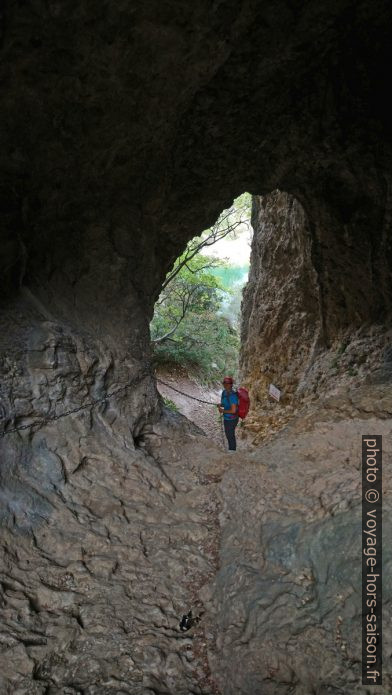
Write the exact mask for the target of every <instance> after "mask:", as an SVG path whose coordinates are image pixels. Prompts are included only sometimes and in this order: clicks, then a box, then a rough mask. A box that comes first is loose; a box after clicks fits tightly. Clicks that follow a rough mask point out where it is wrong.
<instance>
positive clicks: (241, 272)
mask: <svg viewBox="0 0 392 695" xmlns="http://www.w3.org/2000/svg"><path fill="white" fill-rule="evenodd" d="M209 272H210V273H211V274H212V275H214V276H215V277H216V278H219V280H220V281H221V282H222V284H223V285H224V286H225V287H227V289H228V290H232V289H233V288H234V287H235V286H236V285H242V284H244V283H245V282H246V281H247V279H248V273H249V264H247V265H242V266H241V265H229V266H227V267H223V268H212V269H211V270H210V271H209Z"/></svg>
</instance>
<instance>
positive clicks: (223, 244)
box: [201, 227, 251, 266]
mask: <svg viewBox="0 0 392 695" xmlns="http://www.w3.org/2000/svg"><path fill="white" fill-rule="evenodd" d="M250 243H251V235H250V232H249V230H248V229H247V228H246V227H245V229H244V231H243V232H240V233H239V234H238V238H237V239H235V240H230V239H227V238H224V239H221V240H220V241H217V242H216V244H214V245H213V246H208V247H207V248H204V249H202V251H201V253H202V254H204V255H205V256H215V257H216V258H228V260H229V262H230V263H232V264H233V265H240V266H242V265H247V264H248V263H249V256H250Z"/></svg>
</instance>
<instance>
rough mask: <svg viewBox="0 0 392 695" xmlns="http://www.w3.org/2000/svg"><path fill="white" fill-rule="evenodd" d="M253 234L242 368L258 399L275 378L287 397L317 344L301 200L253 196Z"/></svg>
mask: <svg viewBox="0 0 392 695" xmlns="http://www.w3.org/2000/svg"><path fill="white" fill-rule="evenodd" d="M252 226H253V229H254V235H253V240H252V253H251V259H250V272H249V279H248V283H247V285H246V286H245V288H244V293H243V301H242V335H241V346H242V347H241V367H242V370H243V372H244V374H245V375H246V378H247V380H248V381H249V383H250V384H251V394H252V399H257V398H259V400H260V399H261V398H262V394H263V393H264V394H267V392H268V386H269V384H270V383H274V384H275V385H276V386H278V387H279V388H280V389H282V390H284V392H285V396H286V399H287V397H288V395H289V393H292V392H293V391H294V390H295V388H296V387H297V385H298V380H299V378H300V375H301V374H302V373H303V372H304V370H305V368H306V364H307V362H308V361H309V359H310V358H311V357H312V353H313V352H314V350H315V349H316V347H317V345H318V344H319V343H320V332H321V319H320V290H319V285H318V281H317V280H318V278H317V272H316V270H315V267H314V264H313V259H312V239H311V234H310V229H309V223H308V220H307V217H306V214H305V212H304V210H303V208H302V206H301V204H300V203H299V202H298V201H297V200H296V199H295V198H294V197H293V196H290V195H288V194H287V193H283V192H281V191H274V192H273V193H270V194H269V195H267V196H264V197H261V196H255V197H254V199H253V212H252Z"/></svg>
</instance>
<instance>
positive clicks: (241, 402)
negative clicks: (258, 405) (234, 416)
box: [237, 386, 250, 420]
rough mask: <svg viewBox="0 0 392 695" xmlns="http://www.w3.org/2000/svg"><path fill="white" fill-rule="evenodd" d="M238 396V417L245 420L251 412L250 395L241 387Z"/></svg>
mask: <svg viewBox="0 0 392 695" xmlns="http://www.w3.org/2000/svg"><path fill="white" fill-rule="evenodd" d="M237 396H238V417H240V418H241V419H242V420H243V419H244V418H245V417H246V416H247V414H248V412H249V406H250V398H249V393H248V391H247V389H245V388H244V387H243V386H240V387H239V388H238V389H237Z"/></svg>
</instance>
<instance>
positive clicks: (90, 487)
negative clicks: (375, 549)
mask: <svg viewBox="0 0 392 695" xmlns="http://www.w3.org/2000/svg"><path fill="white" fill-rule="evenodd" d="M183 385H184V386H185V384H183ZM184 390H185V389H184ZM391 415H392V396H391V393H390V387H389V385H386V384H385V383H384V384H377V383H373V384H369V385H364V386H363V387H361V388H358V389H356V390H355V391H351V392H349V393H348V394H346V395H344V394H340V396H339V398H338V399H331V400H330V401H327V402H325V403H324V404H323V405H321V404H320V403H319V404H318V406H317V407H314V406H311V405H310V406H308V407H307V409H305V410H304V411H303V412H302V413H301V414H298V415H297V416H296V417H294V418H292V419H291V421H290V423H289V424H288V425H287V426H286V427H284V428H283V429H282V430H281V431H280V432H278V433H276V434H275V435H274V436H272V437H271V439H270V441H269V442H267V443H264V445H261V446H259V447H257V448H254V449H253V450H252V451H246V450H243V451H238V452H237V454H236V455H234V456H233V457H230V459H229V458H228V457H227V456H225V455H222V451H221V449H220V448H219V446H217V445H216V444H215V443H214V442H212V441H211V438H210V437H204V436H201V435H200V434H199V433H198V431H197V430H196V429H195V428H194V427H192V425H190V424H189V423H187V422H186V421H185V420H184V419H183V418H182V416H181V415H179V414H177V415H176V414H173V413H170V411H168V412H166V414H165V415H164V416H163V418H161V420H160V421H159V422H157V423H156V424H155V425H152V426H150V427H149V428H147V427H146V428H145V430H144V432H143V435H141V436H140V438H139V439H138V441H137V443H136V444H137V445H136V447H135V446H133V445H132V444H131V443H130V440H129V439H128V438H127V437H126V435H125V434H124V432H122V434H120V432H119V431H118V430H117V427H118V424H117V425H116V424H110V422H109V421H108V419H107V418H106V417H105V412H104V411H103V412H101V413H97V414H95V415H92V419H91V430H90V434H88V435H87V436H85V434H84V435H83V439H80V442H79V446H80V451H78V452H77V456H76V451H74V454H73V455H72V451H71V450H70V448H69V447H70V444H71V442H72V441H76V438H75V435H76V434H77V432H78V431H79V429H80V427H81V424H82V418H83V417H85V416H82V415H79V416H71V417H73V419H72V420H70V419H68V422H67V425H65V420H63V421H59V422H58V423H57V424H56V425H55V426H54V425H48V426H47V427H46V428H44V429H43V430H41V431H40V432H39V433H37V434H36V435H35V436H34V437H33V444H34V446H35V447H36V450H37V451H39V450H40V451H41V454H42V453H43V452H45V451H52V453H51V457H52V459H53V461H54V459H56V457H57V458H58V460H59V458H60V456H62V454H61V452H60V449H59V443H61V442H62V449H63V453H64V452H66V453H67V454H68V456H69V458H68V459H67V466H66V469H67V474H66V477H65V479H60V477H59V479H58V480H57V481H54V480H52V482H51V483H48V485H47V488H46V489H45V490H42V489H41V490H39V487H38V486H41V485H42V480H41V483H39V482H38V479H39V478H38V476H39V471H38V469H37V467H38V465H39V463H40V462H41V465H43V461H45V460H46V459H47V456H49V454H47V456H46V459H45V457H43V458H42V456H41V458H36V459H35V460H34V461H32V462H31V463H30V468H31V469H30V484H31V486H32V493H33V491H34V488H36V490H38V491H39V492H40V499H41V508H40V509H38V508H37V517H36V519H35V521H34V523H33V524H32V523H31V518H32V517H31V514H30V515H28V514H27V511H28V510H26V509H23V508H19V507H18V505H17V498H16V496H15V498H14V503H13V518H11V517H9V518H8V524H7V527H5V528H3V531H2V540H1V554H2V560H1V567H2V571H1V588H2V593H1V615H2V617H1V657H0V661H1V669H0V673H1V677H0V684H1V692H2V693H4V695H11V693H12V694H14V693H17V694H18V695H44V694H45V695H81V694H83V695H112V694H113V695H114V694H116V695H118V694H121V693H124V694H125V693H128V694H129V695H131V694H132V695H153V694H155V695H158V694H159V695H161V694H162V695H163V694H172V695H191V694H192V695H196V694H197V695H214V694H215V693H216V694H218V693H221V694H222V695H234V694H236V695H237V694H240V695H251V694H252V695H253V694H256V695H261V694H263V695H265V694H267V695H269V694H271V695H275V694H276V693H279V694H285V695H286V694H287V695H289V694H292V693H295V695H307V694H308V693H317V694H320V695H324V694H326V693H330V692H336V693H342V694H343V693H347V694H348V693H352V692H357V693H363V694H364V693H365V692H367V690H366V688H364V687H362V686H361V685H360V659H361V627H360V625H361V593H360V577H361V555H360V536H361V531H360V523H361V512H360V509H361V508H360V495H361V469H360V452H361V434H364V433H367V434H369V433H377V434H382V435H383V437H384V439H383V441H384V463H385V465H384V512H385V516H384V534H385V535H384V537H385V538H388V537H389V535H390V532H391V528H390V523H391V522H390V519H391V515H390V511H391V509H390V507H391V480H390V471H389V467H388V462H389V459H390V453H391V429H392V426H391ZM54 427H55V429H53V428H54ZM83 427H85V423H84V425H83ZM54 437H55V438H56V439H55V440H54V439H53V438H54ZM54 441H56V444H55V443H54ZM67 441H68V442H69V444H68V445H67ZM52 444H53V447H52ZM73 458H74V459H75V461H76V459H77V464H76V463H75V466H74V468H73V469H72V468H70V467H69V463H70V461H71V460H72V459H73ZM53 461H52V463H53ZM46 464H47V465H50V461H49V460H46ZM34 471H35V479H36V483H35V485H34V481H33V480H32V477H31V476H32V474H33V473H34ZM27 475H28V472H26V476H27ZM31 499H32V503H33V497H32V498H31ZM9 505H10V503H9V502H8V508H9ZM45 505H46V506H45ZM30 511H31V510H30ZM16 539H17V541H16ZM391 569H392V556H391V553H390V548H389V546H388V544H385V545H384V616H385V617H384V685H383V686H380V687H379V688H375V689H374V692H375V693H388V692H390V690H391V687H392V682H391V680H390V676H389V675H388V674H389V673H390V671H391V669H390V657H389V654H390V652H391V646H392V631H391V626H390V621H389V619H388V616H389V611H390V599H391V585H390V577H391V576H392V574H391ZM189 610H192V611H193V615H194V616H198V617H200V621H199V622H198V623H196V624H195V625H194V627H192V628H191V629H190V630H189V631H187V632H181V630H180V628H179V623H180V620H181V617H182V615H183V614H185V613H187V612H188V611H189Z"/></svg>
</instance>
